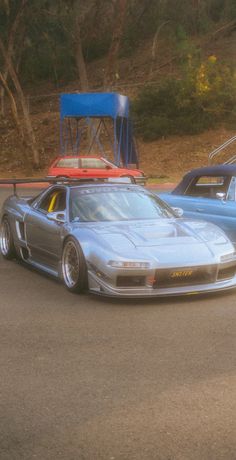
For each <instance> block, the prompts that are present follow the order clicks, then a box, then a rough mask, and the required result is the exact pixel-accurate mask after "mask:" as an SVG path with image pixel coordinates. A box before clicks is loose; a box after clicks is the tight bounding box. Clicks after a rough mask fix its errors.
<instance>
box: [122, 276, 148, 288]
mask: <svg viewBox="0 0 236 460" xmlns="http://www.w3.org/2000/svg"><path fill="white" fill-rule="evenodd" d="M145 282H146V277H145V276H117V279H116V285H117V286H118V287H140V286H145Z"/></svg>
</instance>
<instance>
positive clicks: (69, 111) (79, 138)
mask: <svg viewBox="0 0 236 460" xmlns="http://www.w3.org/2000/svg"><path fill="white" fill-rule="evenodd" d="M95 120H96V123H95ZM88 130H89V132H90V136H89V145H88V147H87V149H86V150H84V147H82V144H84V142H83V140H84V139H85V137H86V135H85V132H87V131H88ZM101 133H103V136H102V135H101ZM104 136H105V137H106V139H107V140H108V142H109V144H110V150H111V151H112V152H113V158H114V162H115V164H116V165H117V166H119V165H120V164H123V165H124V166H128V165H129V164H134V165H136V167H138V152H137V147H136V144H135V140H134V137H133V130H132V123H131V120H130V117H129V99H128V97H127V96H122V95H121V94H117V93H80V94H79V93H78V94H77V93H74V94H62V95H61V98H60V143H61V155H66V154H72V155H89V154H91V152H93V150H94V146H95V145H96V147H97V150H98V151H99V153H100V155H102V156H104V157H106V151H105V149H104V145H103V142H102V140H101V138H102V137H103V138H104ZM82 149H83V150H82Z"/></svg>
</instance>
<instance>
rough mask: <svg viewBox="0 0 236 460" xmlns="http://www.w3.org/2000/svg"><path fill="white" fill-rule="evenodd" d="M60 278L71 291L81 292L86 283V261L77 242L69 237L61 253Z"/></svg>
mask: <svg viewBox="0 0 236 460" xmlns="http://www.w3.org/2000/svg"><path fill="white" fill-rule="evenodd" d="M61 268H62V279H63V283H64V284H65V286H66V288H67V289H68V290H69V291H71V292H78V293H80V292H83V291H84V290H85V289H86V288H87V285H88V281H87V280H88V275H87V266H86V261H85V258H84V255H83V252H82V249H81V247H80V245H79V243H78V242H77V241H76V240H75V239H74V238H72V237H69V238H68V239H67V240H66V242H65V244H64V248H63V253H62V266H61Z"/></svg>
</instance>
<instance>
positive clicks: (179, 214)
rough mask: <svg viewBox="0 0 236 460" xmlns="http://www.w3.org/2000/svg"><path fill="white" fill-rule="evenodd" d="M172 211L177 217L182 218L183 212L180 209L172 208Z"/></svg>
mask: <svg viewBox="0 0 236 460" xmlns="http://www.w3.org/2000/svg"><path fill="white" fill-rule="evenodd" d="M172 209H173V211H174V213H175V214H176V215H177V217H182V216H183V213H184V211H183V209H182V208H173V207H172Z"/></svg>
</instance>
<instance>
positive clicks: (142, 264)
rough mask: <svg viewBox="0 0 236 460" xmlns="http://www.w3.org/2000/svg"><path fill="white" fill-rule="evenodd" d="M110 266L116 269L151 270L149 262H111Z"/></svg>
mask: <svg viewBox="0 0 236 460" xmlns="http://www.w3.org/2000/svg"><path fill="white" fill-rule="evenodd" d="M108 265H110V267H114V268H150V264H149V262H134V261H121V260H109V262H108Z"/></svg>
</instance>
